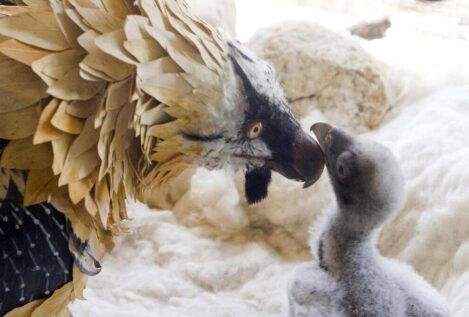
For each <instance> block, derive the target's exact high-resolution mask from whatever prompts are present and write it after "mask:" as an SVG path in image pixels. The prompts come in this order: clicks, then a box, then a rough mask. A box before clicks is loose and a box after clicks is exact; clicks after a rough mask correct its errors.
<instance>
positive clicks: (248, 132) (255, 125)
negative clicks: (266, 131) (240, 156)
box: [244, 121, 264, 139]
mask: <svg viewBox="0 0 469 317" xmlns="http://www.w3.org/2000/svg"><path fill="white" fill-rule="evenodd" d="M263 128H264V125H263V124H262V122H260V121H255V122H250V123H248V124H246V126H245V127H244V135H245V136H246V138H248V139H256V138H258V137H259V136H260V135H261V133H262V129H263Z"/></svg>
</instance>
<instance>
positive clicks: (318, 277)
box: [288, 123, 449, 317]
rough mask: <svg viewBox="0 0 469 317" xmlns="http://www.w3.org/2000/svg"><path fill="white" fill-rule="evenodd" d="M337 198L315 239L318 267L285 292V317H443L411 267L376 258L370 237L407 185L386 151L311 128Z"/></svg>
mask: <svg viewBox="0 0 469 317" xmlns="http://www.w3.org/2000/svg"><path fill="white" fill-rule="evenodd" d="M312 130H313V131H314V133H315V134H316V136H317V138H318V141H319V143H320V145H321V148H322V150H323V152H324V155H325V157H326V166H327V170H328V173H329V177H330V181H331V183H332V187H333V189H334V193H335V196H336V202H335V204H334V205H333V206H331V208H330V210H329V213H328V214H327V218H326V221H325V222H324V226H323V228H322V231H320V232H321V233H320V235H319V239H318V241H319V243H318V246H317V255H318V258H319V261H318V262H313V263H306V264H302V265H300V266H299V267H297V269H296V270H295V272H294V274H293V276H292V277H291V279H290V282H289V286H288V298H289V302H290V317H313V316H314V317H316V316H328V317H331V316H333V317H339V316H347V317H348V316H350V317H351V316H353V317H401V316H402V317H404V316H406V317H443V316H449V309H448V306H447V303H446V301H445V300H444V299H443V298H442V296H440V295H439V294H438V293H437V291H436V290H435V289H434V288H433V287H432V286H431V285H430V284H429V283H427V282H426V281H425V280H424V279H423V278H422V277H421V276H419V275H418V274H417V273H416V272H415V271H414V270H413V269H412V268H411V267H410V266H408V265H406V264H404V263H401V262H399V261H396V260H391V259H387V258H385V257H383V256H381V255H380V254H379V252H378V250H377V248H376V247H375V245H374V244H373V242H372V239H371V237H372V235H373V233H374V232H375V231H376V230H377V229H378V228H379V227H380V226H381V225H382V224H383V223H384V222H385V221H386V219H388V218H389V217H390V216H391V214H392V213H394V212H396V211H397V210H399V209H400V208H401V207H402V205H403V201H404V181H403V176H402V172H401V170H400V168H399V164H398V163H397V160H396V159H395V157H394V156H393V154H392V153H391V151H390V150H389V149H387V148H386V147H384V146H382V145H380V144H377V143H375V142H372V141H369V140H363V139H360V138H355V137H353V136H351V135H349V134H347V133H346V132H344V131H342V130H340V129H337V128H334V127H332V126H330V125H328V124H326V123H317V124H315V125H314V126H313V127H312Z"/></svg>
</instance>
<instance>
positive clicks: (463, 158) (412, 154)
mask: <svg viewBox="0 0 469 317" xmlns="http://www.w3.org/2000/svg"><path fill="white" fill-rule="evenodd" d="M396 43H398V44H396ZM432 43H433V44H432V45H433V46H431V48H432V50H428V48H430V46H429V47H426V46H425V43H423V42H421V43H416V42H415V41H413V40H412V39H406V38H405V37H402V36H399V37H393V36H392V34H391V36H390V37H389V38H387V39H384V40H380V41H375V42H373V43H369V44H366V48H367V49H368V50H369V51H370V52H371V53H372V54H374V55H376V56H378V57H379V58H381V59H383V60H384V61H385V62H387V63H388V64H390V65H391V68H392V69H393V73H394V75H393V76H392V78H391V80H392V82H393V85H394V86H395V88H396V89H397V91H399V92H400V93H401V95H400V97H399V100H398V102H397V104H398V105H399V107H397V109H395V110H394V111H393V112H392V113H391V114H390V115H389V116H388V117H387V119H386V121H385V122H384V123H383V125H382V126H381V127H380V128H379V129H377V130H376V131H373V132H370V133H368V137H371V138H373V139H375V140H377V141H379V142H382V143H384V144H385V145H387V146H389V147H390V148H391V149H392V150H393V152H394V153H395V154H396V156H397V157H398V159H399V161H400V163H401V166H402V169H403V172H404V174H405V178H406V192H407V202H406V204H405V207H404V208H403V210H401V211H400V212H399V213H398V214H396V216H395V217H394V218H393V219H392V220H390V221H389V222H388V223H387V224H386V226H385V227H384V229H383V230H382V231H381V233H380V235H379V237H378V238H377V243H378V244H379V247H380V249H381V250H382V253H383V254H384V255H386V256H389V257H393V258H397V259H400V260H402V261H405V262H407V263H409V264H411V265H412V266H413V267H414V268H415V269H416V270H417V271H418V272H420V273H421V274H422V275H423V276H424V277H425V278H426V279H427V280H428V281H429V282H431V283H432V284H433V285H435V287H437V288H438V289H439V290H440V291H441V293H442V294H443V295H444V296H445V297H446V298H447V299H448V301H449V303H450V306H451V310H452V316H455V317H467V316H469V75H468V74H469V71H468V70H469V65H468V62H467V56H469V54H468V53H469V50H468V48H467V46H454V47H452V46H451V45H452V43H449V42H441V43H435V42H432ZM396 45H400V46H399V47H400V48H399V47H398V49H396V47H397V46H396ZM403 47H405V51H404V50H403V49H402V48H403ZM436 48H437V49H436ZM393 49H394V50H393ZM464 50H466V51H464ZM455 52H456V53H455ZM464 57H465V58H466V59H464ZM464 84H466V85H464ZM325 119H326V118H324V117H323V116H322V114H321V113H319V112H318V111H315V110H312V111H311V115H310V116H309V117H307V118H304V119H303V120H302V123H303V124H304V127H305V128H309V126H310V125H311V124H312V123H313V122H315V121H318V120H325ZM242 178H243V177H242V175H236V176H235V177H233V176H232V173H230V172H229V171H214V172H208V171H206V170H203V169H201V170H198V171H197V173H196V174H195V175H194V176H193V177H192V178H191V181H190V188H189V190H188V191H186V192H183V193H182V195H181V197H180V199H179V200H178V202H177V203H176V204H175V205H174V206H173V207H172V208H171V209H172V210H171V211H159V210H150V209H149V208H148V207H146V206H144V205H142V204H137V203H130V204H129V208H130V209H131V211H132V216H133V217H134V218H135V220H134V221H133V222H131V224H130V225H131V227H132V234H130V235H128V236H126V237H123V238H122V239H121V241H119V243H118V246H117V247H116V249H115V251H114V252H113V253H112V254H111V255H110V256H108V257H107V259H106V260H105V261H104V268H103V271H102V272H101V273H100V274H99V275H98V276H96V277H94V278H90V280H89V283H88V289H87V290H86V292H85V296H86V297H87V299H88V300H87V301H78V302H75V303H74V304H73V305H72V306H71V310H72V313H73V314H74V316H75V317H94V316H114V317H119V316H122V317H124V316H126V317H128V316H138V317H146V316H148V317H149V316H158V317H164V316H168V317H169V316H175V317H185V316H188V317H189V316H197V317H199V316H200V317H208V316H217V317H222V316H227V317H228V316H229V317H238V316H239V317H241V316H243V317H244V316H285V315H286V313H287V301H286V293H285V290H286V288H285V284H286V280H287V278H288V276H289V274H290V273H291V271H292V270H293V268H294V267H295V265H297V264H298V263H300V262H302V261H307V260H311V256H310V253H309V250H308V241H309V237H310V234H309V231H310V230H309V228H310V226H311V227H313V228H314V224H315V220H316V219H317V218H318V217H320V214H321V212H322V210H323V209H324V207H325V206H326V205H327V204H328V203H329V201H330V199H331V198H332V195H331V191H330V188H329V185H328V180H327V175H326V174H324V175H323V177H322V178H321V180H320V181H319V182H318V183H317V184H315V185H314V186H312V187H311V188H309V189H307V190H302V189H301V184H298V183H294V182H291V181H288V180H285V179H283V178H281V177H275V178H274V182H273V184H272V185H271V189H270V196H269V198H268V200H266V201H265V202H263V203H261V204H259V205H256V206H254V207H248V206H247V205H246V203H245V202H244V198H243V196H242ZM313 231H314V230H313Z"/></svg>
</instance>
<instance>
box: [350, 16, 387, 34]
mask: <svg viewBox="0 0 469 317" xmlns="http://www.w3.org/2000/svg"><path fill="white" fill-rule="evenodd" d="M390 27H391V21H390V20H389V18H388V17H384V18H380V19H376V20H372V21H363V22H360V23H358V24H355V25H353V26H351V27H350V28H349V31H350V34H352V35H355V36H358V37H361V38H364V39H366V40H375V39H380V38H383V37H384V35H385V33H386V31H387V29H389V28H390Z"/></svg>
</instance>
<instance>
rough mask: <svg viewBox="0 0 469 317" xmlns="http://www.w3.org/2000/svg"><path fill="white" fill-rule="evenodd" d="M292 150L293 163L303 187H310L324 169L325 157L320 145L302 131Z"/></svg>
mask: <svg viewBox="0 0 469 317" xmlns="http://www.w3.org/2000/svg"><path fill="white" fill-rule="evenodd" d="M294 152H295V153H294V161H295V163H294V165H295V169H296V170H297V171H298V173H299V174H300V175H301V176H302V178H303V181H304V184H303V188H307V187H310V186H311V185H313V184H314V183H315V182H316V181H317V180H318V179H319V178H320V177H321V175H322V173H323V171H324V165H325V158H324V154H323V151H322V149H321V146H320V145H319V144H318V142H316V140H314V139H313V138H312V137H311V136H310V135H308V134H307V133H304V132H302V134H301V135H299V136H298V142H297V146H296V147H295V150H294Z"/></svg>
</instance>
